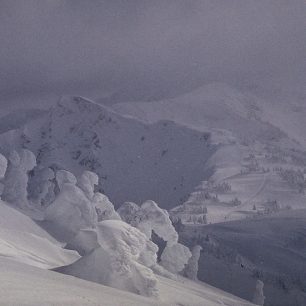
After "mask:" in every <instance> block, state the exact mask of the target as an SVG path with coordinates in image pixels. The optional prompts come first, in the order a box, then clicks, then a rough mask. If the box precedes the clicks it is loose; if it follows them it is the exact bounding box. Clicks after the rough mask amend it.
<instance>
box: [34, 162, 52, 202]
mask: <svg viewBox="0 0 306 306" xmlns="http://www.w3.org/2000/svg"><path fill="white" fill-rule="evenodd" d="M54 179H55V174H54V171H53V170H52V169H51V168H39V167H35V168H34V170H33V175H32V177H30V179H29V183H28V194H29V198H30V200H31V201H32V202H33V203H36V204H38V205H39V206H43V207H44V206H48V205H49V204H50V203H51V202H53V201H54V199H55V183H54V182H53V180H54Z"/></svg>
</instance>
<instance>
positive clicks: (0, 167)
mask: <svg viewBox="0 0 306 306" xmlns="http://www.w3.org/2000/svg"><path fill="white" fill-rule="evenodd" d="M6 169H7V159H6V158H5V157H4V156H3V155H2V154H0V197H1V195H2V192H3V189H4V185H3V183H2V179H3V178H4V175H5V172H6Z"/></svg>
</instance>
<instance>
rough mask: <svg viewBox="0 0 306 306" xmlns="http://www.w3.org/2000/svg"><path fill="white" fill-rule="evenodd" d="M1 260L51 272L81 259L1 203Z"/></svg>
mask: <svg viewBox="0 0 306 306" xmlns="http://www.w3.org/2000/svg"><path fill="white" fill-rule="evenodd" d="M0 257H6V258H10V259H13V260H15V261H18V262H22V263H26V264H28V265H32V266H35V267H40V268H44V269H50V268H55V267H60V266H62V265H67V264H70V263H72V262H74V261H76V260H77V259H79V257H80V256H79V255H78V254H77V252H75V251H69V250H65V249H63V248H62V246H61V245H60V244H59V243H58V242H57V241H56V240H55V239H54V238H52V237H51V236H50V235H49V234H48V233H47V232H45V231H44V230H43V229H41V228H40V227H39V226H38V225H37V224H36V223H35V222H34V221H32V220H31V219H30V218H29V217H27V216H25V215H23V214H22V213H20V212H18V211H17V210H15V209H13V208H11V207H9V206H8V205H6V204H5V203H4V202H2V201H0Z"/></svg>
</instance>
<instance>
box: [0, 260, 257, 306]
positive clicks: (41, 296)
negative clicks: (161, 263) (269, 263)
mask: <svg viewBox="0 0 306 306" xmlns="http://www.w3.org/2000/svg"><path fill="white" fill-rule="evenodd" d="M158 278H159V283H160V288H159V289H160V293H161V295H160V297H159V298H158V299H154V298H145V297H141V296H139V295H135V294H131V293H128V292H124V291H120V290H116V289H114V288H110V287H105V286H102V285H98V284H96V283H91V282H87V281H84V280H81V279H77V278H75V277H71V276H67V275H63V274H60V273H56V272H52V271H46V270H42V269H39V268H35V267H31V266H28V265H24V264H20V263H16V262H14V261H11V260H9V259H5V258H0V295H1V304H2V305H12V306H13V305H14V306H15V305H16V306H17V305H19V306H21V305H31V306H36V305H37V306H38V305H80V306H81V305H82V306H84V305H104V306H123V305H124V306H144V305H148V306H149V305H151V306H176V305H177V306H179V305H184V306H200V305H205V306H217V305H224V306H248V305H253V304H251V303H248V302H246V301H244V300H241V299H239V298H237V297H234V296H232V295H230V294H227V293H225V292H223V291H221V290H218V289H216V288H213V287H210V286H208V285H205V284H200V283H194V282H191V281H188V280H184V281H172V280H169V279H165V278H162V277H158ZM33 288H35V290H33Z"/></svg>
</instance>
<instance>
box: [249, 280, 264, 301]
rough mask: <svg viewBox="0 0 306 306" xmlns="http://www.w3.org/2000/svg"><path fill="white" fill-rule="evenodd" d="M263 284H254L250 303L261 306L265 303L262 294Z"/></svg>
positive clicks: (259, 282) (260, 282)
mask: <svg viewBox="0 0 306 306" xmlns="http://www.w3.org/2000/svg"><path fill="white" fill-rule="evenodd" d="M263 288H264V283H263V282H262V281H261V280H259V279H258V280H257V282H256V288H255V292H254V296H253V300H252V302H253V303H254V304H255V305H259V306H263V305H264V303H265V296H264V292H263Z"/></svg>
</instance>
